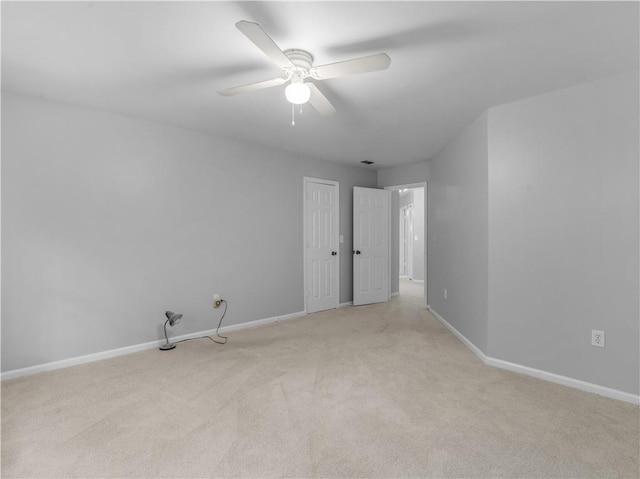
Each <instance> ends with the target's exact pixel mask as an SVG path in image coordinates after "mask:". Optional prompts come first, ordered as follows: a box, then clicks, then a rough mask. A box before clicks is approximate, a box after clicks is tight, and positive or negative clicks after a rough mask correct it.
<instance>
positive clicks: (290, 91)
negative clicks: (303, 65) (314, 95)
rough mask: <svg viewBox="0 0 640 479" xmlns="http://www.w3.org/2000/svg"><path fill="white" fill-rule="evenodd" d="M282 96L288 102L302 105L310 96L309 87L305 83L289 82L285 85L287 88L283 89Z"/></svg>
mask: <svg viewBox="0 0 640 479" xmlns="http://www.w3.org/2000/svg"><path fill="white" fill-rule="evenodd" d="M284 96H285V97H286V98H287V101H289V103H293V104H294V105H302V104H303V103H307V102H308V101H309V98H311V89H310V88H309V85H307V84H306V83H303V82H291V83H290V84H289V85H287V88H285V89H284Z"/></svg>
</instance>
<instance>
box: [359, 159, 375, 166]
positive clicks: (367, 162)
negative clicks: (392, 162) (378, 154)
mask: <svg viewBox="0 0 640 479" xmlns="http://www.w3.org/2000/svg"><path fill="white" fill-rule="evenodd" d="M360 163H362V164H363V165H373V161H369V160H362V161H361V162H360Z"/></svg>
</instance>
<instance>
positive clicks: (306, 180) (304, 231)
mask: <svg viewBox="0 0 640 479" xmlns="http://www.w3.org/2000/svg"><path fill="white" fill-rule="evenodd" d="M309 183H320V184H323V185H331V186H334V187H335V189H336V201H335V205H334V214H335V218H336V220H335V221H336V224H337V225H338V227H337V228H336V231H335V232H334V234H335V244H336V245H337V246H336V248H337V250H338V254H337V257H336V263H337V264H336V277H335V283H336V284H335V287H336V293H337V294H336V305H335V308H336V309H337V308H338V307H339V306H340V253H341V251H340V183H339V182H338V181H333V180H323V179H321V178H312V177H310V176H304V177H302V228H303V229H302V262H303V266H302V274H303V282H302V284H303V291H302V295H303V297H304V312H305V313H306V314H309V308H308V307H307V286H308V285H307V282H308V280H307V277H308V273H309V271H308V270H307V186H308V185H309Z"/></svg>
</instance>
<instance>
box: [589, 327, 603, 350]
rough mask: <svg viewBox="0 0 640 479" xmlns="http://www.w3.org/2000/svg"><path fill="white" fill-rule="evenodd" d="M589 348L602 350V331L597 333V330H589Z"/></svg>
mask: <svg viewBox="0 0 640 479" xmlns="http://www.w3.org/2000/svg"><path fill="white" fill-rule="evenodd" d="M591 346H598V347H599V348H604V331H598V330H597V329H592V330H591Z"/></svg>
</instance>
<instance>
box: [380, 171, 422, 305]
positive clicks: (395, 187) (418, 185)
mask: <svg viewBox="0 0 640 479" xmlns="http://www.w3.org/2000/svg"><path fill="white" fill-rule="evenodd" d="M403 188H424V231H423V232H422V234H423V235H424V291H423V293H422V294H423V302H424V307H425V308H428V307H429V296H428V292H429V289H428V286H429V270H428V269H427V266H428V265H429V264H428V257H429V255H428V252H429V241H428V240H427V238H428V236H427V231H428V224H429V223H428V221H427V220H428V218H429V208H428V206H429V203H428V195H427V192H428V189H427V182H426V181H422V182H420V183H409V184H405V185H393V186H385V187H384V189H385V190H390V191H397V190H401V189H403ZM389 211H390V214H389V234H391V226H393V225H392V224H391V219H392V218H391V217H392V216H393V213H391V208H390V209H389ZM389 264H391V240H389ZM392 274H393V268H391V267H389V295H391V279H392V276H391V275H392ZM396 274H399V272H396Z"/></svg>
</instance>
